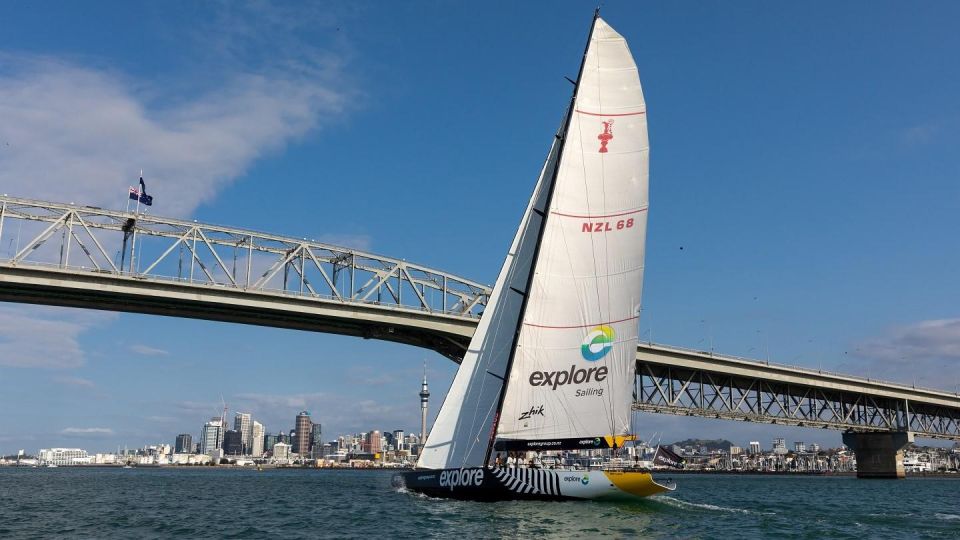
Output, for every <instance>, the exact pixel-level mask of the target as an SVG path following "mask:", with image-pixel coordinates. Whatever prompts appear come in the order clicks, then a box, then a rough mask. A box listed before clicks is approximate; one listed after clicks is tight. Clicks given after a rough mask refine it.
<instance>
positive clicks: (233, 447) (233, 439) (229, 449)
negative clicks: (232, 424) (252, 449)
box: [223, 429, 243, 456]
mask: <svg viewBox="0 0 960 540" xmlns="http://www.w3.org/2000/svg"><path fill="white" fill-rule="evenodd" d="M223 453H224V455H228V456H240V455H243V435H242V434H241V433H240V432H239V431H237V430H235V429H228V430H227V432H226V433H224V435H223Z"/></svg>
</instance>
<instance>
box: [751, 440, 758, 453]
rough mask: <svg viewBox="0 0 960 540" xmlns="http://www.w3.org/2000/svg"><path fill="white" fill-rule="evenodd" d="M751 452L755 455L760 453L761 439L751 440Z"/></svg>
mask: <svg viewBox="0 0 960 540" xmlns="http://www.w3.org/2000/svg"><path fill="white" fill-rule="evenodd" d="M750 453H751V454H754V455H756V454H759V453H760V441H750Z"/></svg>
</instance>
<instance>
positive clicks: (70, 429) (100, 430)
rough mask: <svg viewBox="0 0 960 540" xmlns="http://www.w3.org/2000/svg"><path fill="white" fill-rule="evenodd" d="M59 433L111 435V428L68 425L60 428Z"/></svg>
mask: <svg viewBox="0 0 960 540" xmlns="http://www.w3.org/2000/svg"><path fill="white" fill-rule="evenodd" d="M60 434H61V435H74V436H90V435H113V430H112V429H110V428H102V427H91V428H76V427H68V428H64V429H62V430H60Z"/></svg>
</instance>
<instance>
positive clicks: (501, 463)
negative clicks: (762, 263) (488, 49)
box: [395, 12, 674, 501]
mask: <svg viewBox="0 0 960 540" xmlns="http://www.w3.org/2000/svg"><path fill="white" fill-rule="evenodd" d="M574 85H575V86H574V91H573V96H572V98H571V100H570V104H569V106H568V107H567V111H566V114H565V115H564V117H563V121H562V123H561V128H560V130H559V131H558V132H557V133H556V136H555V137H554V140H553V144H552V147H551V149H550V152H549V154H548V156H547V160H546V162H545V163H544V165H543V168H542V170H541V172H540V178H539V180H538V181H537V184H536V187H535V188H534V191H533V195H532V197H531V198H530V202H529V204H528V205H527V208H526V211H525V212H524V214H523V218H522V220H521V223H520V227H519V229H518V230H517V233H516V236H515V237H514V240H513V243H512V245H511V247H510V251H509V252H508V254H507V257H506V260H505V262H504V264H503V266H502V268H501V270H500V274H499V275H498V277H497V281H496V283H495V285H494V288H493V291H492V292H491V295H490V299H489V301H488V303H487V307H486V309H485V313H484V316H483V317H482V318H481V320H480V323H479V325H478V327H477V331H476V334H474V336H473V339H472V340H471V342H470V345H469V347H468V350H467V351H466V353H465V355H464V358H463V362H462V363H461V365H460V369H459V370H458V371H457V375H456V377H455V378H454V381H453V384H452V385H451V388H450V390H449V392H448V394H447V397H446V399H445V400H444V402H443V405H442V407H441V409H440V412H439V414H438V416H437V419H436V422H435V424H434V426H433V430H432V431H431V432H430V434H429V436H428V437H427V440H426V442H425V444H424V447H423V448H422V450H421V452H420V456H419V459H418V461H417V467H416V468H415V469H414V470H413V471H410V472H406V473H402V474H401V475H398V476H397V477H396V478H395V483H397V484H399V485H402V486H403V487H405V488H406V489H408V490H410V491H414V492H419V493H423V494H426V495H428V496H433V497H444V498H454V499H467V500H486V501H495V500H514V499H539V500H567V499H609V498H623V497H628V498H629V497H637V496H640V497H643V496H649V495H654V494H656V493H660V492H664V491H669V490H672V489H674V486H673V485H670V484H665V483H658V482H657V481H655V480H654V479H653V478H652V477H651V475H650V474H649V473H648V472H642V471H632V470H622V469H621V470H603V469H600V470H589V469H588V470H574V469H555V468H543V467H537V466H536V463H535V462H534V463H531V466H529V467H527V466H522V465H521V464H520V463H518V461H519V460H520V459H521V456H524V458H525V457H526V456H528V455H532V454H534V453H539V452H542V451H562V450H574V449H578V450H602V449H612V450H614V452H615V451H616V450H617V449H620V448H622V447H623V445H624V442H626V441H628V440H633V438H634V437H633V435H632V434H631V429H630V426H631V406H632V402H633V385H634V379H635V370H636V367H635V365H636V348H637V339H638V324H639V313H640V296H641V285H642V281H643V261H644V249H645V248H644V244H645V240H646V217H647V208H648V198H647V180H648V178H647V170H648V155H649V146H648V142H647V120H646V104H645V102H644V99H643V92H642V90H641V87H640V78H639V75H638V72H637V67H636V64H635V63H634V60H633V56H632V55H631V54H630V50H629V48H628V46H627V43H626V40H624V38H623V37H622V36H621V35H620V34H618V33H617V32H616V31H615V30H614V29H613V28H611V27H610V25H609V24H607V23H606V21H604V20H603V19H602V18H600V15H599V12H596V13H595V14H594V18H593V22H592V25H591V29H590V35H589V38H588V40H587V46H586V50H585V52H584V55H583V60H582V63H581V66H580V72H579V75H578V76H577V79H576V81H575V83H574Z"/></svg>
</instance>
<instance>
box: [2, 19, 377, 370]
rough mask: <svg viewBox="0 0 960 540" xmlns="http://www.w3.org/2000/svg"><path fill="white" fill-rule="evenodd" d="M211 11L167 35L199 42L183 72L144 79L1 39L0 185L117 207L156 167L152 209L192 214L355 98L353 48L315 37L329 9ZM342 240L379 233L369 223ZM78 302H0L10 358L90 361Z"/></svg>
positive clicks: (362, 243) (150, 179) (23, 193)
mask: <svg viewBox="0 0 960 540" xmlns="http://www.w3.org/2000/svg"><path fill="white" fill-rule="evenodd" d="M211 9H212V10H213V11H215V12H216V13H215V14H214V17H212V18H209V19H205V20H207V22H205V23H204V22H198V23H197V24H196V25H194V26H193V27H192V30H190V31H188V32H191V31H192V32H193V33H192V34H190V35H187V36H184V35H183V32H179V34H178V31H177V30H172V31H171V34H170V36H165V37H168V38H170V39H180V38H186V39H182V42H178V46H183V45H184V44H186V45H187V46H188V49H187V51H188V54H184V55H183V58H184V60H183V66H181V67H182V68H183V70H184V71H185V72H188V73H189V74H190V76H189V77H188V78H185V79H183V80H166V81H145V80H138V79H134V78H133V77H130V76H128V75H125V74H123V73H120V72H118V71H116V70H115V69H111V68H110V67H103V66H105V65H106V66H109V63H108V62H109V61H108V60H105V59H94V60H93V61H84V63H82V64H81V63H80V62H78V61H76V60H73V61H67V60H64V59H62V58H56V57H52V56H44V55H29V54H19V53H11V52H4V51H0V119H2V121H0V192H2V193H7V194H9V195H11V196H17V197H25V198H36V199H48V200H55V201H63V202H76V203H78V204H89V205H96V206H102V207H105V208H118V207H122V206H123V205H124V204H125V203H126V200H125V194H126V188H127V186H128V185H133V184H135V182H136V180H137V176H138V174H139V172H140V169H144V175H145V179H146V182H147V188H148V192H149V193H150V194H151V195H153V196H154V198H155V199H154V200H155V204H154V207H153V211H154V212H155V213H157V214H161V215H167V216H175V217H186V216H189V215H190V214H191V213H192V212H193V211H194V210H195V209H196V208H197V206H198V205H200V204H202V203H204V202H208V201H211V200H212V199H213V198H214V197H215V196H216V195H217V193H218V192H219V191H220V190H222V189H223V188H224V187H226V186H228V185H229V184H230V183H232V182H234V181H235V180H236V179H237V178H239V177H241V176H242V175H243V174H245V172H246V171H247V170H248V169H249V168H250V166H251V165H252V164H253V163H254V162H255V161H256V160H257V159H260V158H262V157H263V156H265V155H268V154H270V153H275V152H278V151H280V150H282V148H283V147H284V146H285V145H287V144H289V143H290V142H292V141H295V140H297V139H299V138H302V137H303V136H305V135H306V134H307V133H309V132H310V131H312V130H314V129H317V128H322V127H323V126H324V125H326V124H327V123H328V121H330V120H333V119H337V118H338V117H339V116H340V115H341V113H342V112H343V111H344V109H345V107H346V104H347V103H352V102H355V99H353V98H354V95H353V92H352V91H351V90H349V88H350V85H349V83H347V82H345V78H344V77H343V73H342V72H341V66H342V64H343V58H342V55H341V54H339V53H334V52H331V51H330V50H325V49H323V48H321V47H319V46H316V45H313V44H312V43H308V42H307V41H305V40H304V39H303V38H304V36H306V35H308V33H309V32H315V31H316V30H317V29H318V28H321V27H325V29H329V28H330V27H331V26H332V25H333V24H335V22H334V21H333V20H332V16H331V15H330V10H328V9H325V8H323V9H321V8H308V9H307V8H305V9H299V8H297V9H293V8H287V7H285V6H283V5H273V4H272V3H270V2H254V3H249V4H239V3H227V4H222V5H218V6H213V7H212V8H211ZM205 25H206V26H205ZM171 36H175V37H171ZM189 48H193V49H195V51H194V54H189ZM204 84H206V85H207V86H206V89H205V90H200V91H198V90H196V89H197V88H198V87H202V86H203V85H204ZM164 89H172V90H167V91H164ZM185 89H189V90H185ZM334 238H336V239H338V240H343V241H345V242H347V243H348V244H350V245H353V246H356V247H361V248H366V247H368V246H369V243H370V241H369V238H367V237H364V236H362V235H357V236H346V237H334ZM69 313H70V312H69V311H68V310H57V309H51V310H46V311H33V310H32V308H26V307H22V308H15V309H3V310H0V343H3V344H4V350H3V354H2V355H0V365H6V366H19V367H51V368H69V367H76V366H79V365H82V364H83V362H84V359H83V352H82V350H81V348H80V345H79V342H78V337H79V336H80V335H81V334H82V332H83V331H84V330H85V329H87V328H88V327H89V326H90V319H89V318H77V317H76V316H72V315H70V314H69ZM82 313H86V312H82ZM137 352H139V353H140V354H147V355H150V354H160V349H154V348H150V347H143V348H141V349H140V350H139V351H137Z"/></svg>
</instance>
